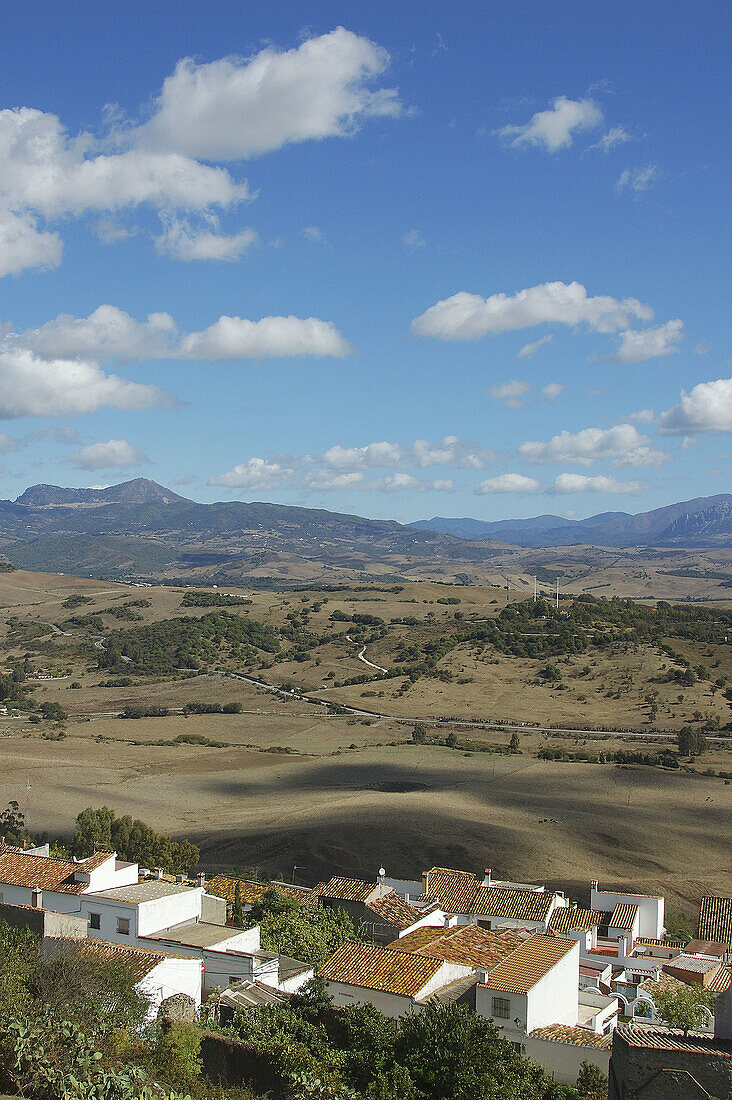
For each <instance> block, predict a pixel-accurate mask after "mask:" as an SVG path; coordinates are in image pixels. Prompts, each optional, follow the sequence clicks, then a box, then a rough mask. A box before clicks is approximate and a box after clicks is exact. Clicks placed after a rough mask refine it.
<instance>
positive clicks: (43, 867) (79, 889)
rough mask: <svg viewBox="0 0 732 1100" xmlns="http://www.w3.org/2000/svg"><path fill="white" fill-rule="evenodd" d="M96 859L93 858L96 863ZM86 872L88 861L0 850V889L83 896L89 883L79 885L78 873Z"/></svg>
mask: <svg viewBox="0 0 732 1100" xmlns="http://www.w3.org/2000/svg"><path fill="white" fill-rule="evenodd" d="M93 858H94V857H92V859H93ZM85 870H87V861H82V862H81V863H73V862H71V860H66V859H54V858H52V857H51V856H31V855H28V853H27V852H21V851H18V850H17V849H10V850H8V849H7V848H1V849H0V885H2V884H3V883H5V884H7V885H8V886H23V887H25V888H26V889H28V890H55V891H58V892H60V893H64V894H83V893H84V891H85V890H88V889H89V883H88V882H76V881H75V876H76V873H77V871H85Z"/></svg>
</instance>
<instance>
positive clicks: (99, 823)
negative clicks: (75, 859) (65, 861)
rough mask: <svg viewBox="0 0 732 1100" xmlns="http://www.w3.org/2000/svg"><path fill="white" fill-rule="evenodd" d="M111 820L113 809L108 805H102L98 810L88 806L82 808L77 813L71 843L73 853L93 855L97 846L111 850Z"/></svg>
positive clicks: (112, 819)
mask: <svg viewBox="0 0 732 1100" xmlns="http://www.w3.org/2000/svg"><path fill="white" fill-rule="evenodd" d="M113 821H114V810H110V809H109V807H108V806H102V807H101V808H100V809H98V810H94V809H92V807H91V806H89V807H87V809H86V810H82V811H81V813H80V814H78V815H77V818H76V831H75V833H74V839H73V841H72V843H71V847H72V848H73V850H74V855H76V856H80V857H87V856H93V855H94V852H95V851H96V850H97V848H101V849H103V850H106V851H108V852H109V851H111V850H112V822H113Z"/></svg>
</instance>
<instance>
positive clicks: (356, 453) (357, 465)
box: [315, 435, 495, 470]
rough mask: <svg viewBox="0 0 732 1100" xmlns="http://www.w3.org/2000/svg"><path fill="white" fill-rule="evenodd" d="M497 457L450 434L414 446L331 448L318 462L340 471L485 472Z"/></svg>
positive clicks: (381, 443)
mask: <svg viewBox="0 0 732 1100" xmlns="http://www.w3.org/2000/svg"><path fill="white" fill-rule="evenodd" d="M494 458H495V452H493V451H491V450H488V449H486V448H482V447H478V446H477V444H475V443H469V442H467V441H466V440H463V439H458V437H457V436H454V435H446V436H445V437H444V439H442V440H440V442H438V443H430V442H429V441H428V440H426V439H416V440H415V441H414V443H413V444H412V445H411V446H410V447H402V446H401V445H400V444H399V443H388V442H387V441H386V440H384V441H382V442H380V443H368V444H366V445H365V446H363V447H341V446H339V445H336V446H333V447H330V448H329V449H328V450H327V451H326V452H325V453H324V454H322V455H320V457H319V458H318V459H316V460H315V461H317V462H319V463H322V464H323V465H324V466H327V467H329V468H330V469H337V470H346V469H348V470H357V469H371V470H385V469H395V468H398V467H407V468H414V467H417V468H420V469H426V468H427V467H429V466H455V467H457V468H460V469H471V470H482V469H483V467H484V466H486V465H487V464H488V463H489V462H491V461H493V459H494Z"/></svg>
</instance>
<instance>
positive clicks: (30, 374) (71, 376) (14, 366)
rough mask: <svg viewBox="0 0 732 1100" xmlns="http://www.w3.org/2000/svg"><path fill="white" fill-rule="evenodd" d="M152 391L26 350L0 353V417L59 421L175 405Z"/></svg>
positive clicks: (91, 366) (83, 363)
mask: <svg viewBox="0 0 732 1100" xmlns="http://www.w3.org/2000/svg"><path fill="white" fill-rule="evenodd" d="M176 403H177V402H176V398H175V397H174V396H173V394H171V393H167V392H166V391H165V390H160V389H158V388H157V386H147V385H141V384H140V383H138V382H127V381H125V380H124V379H122V378H118V377H117V376H116V375H114V374H105V373H104V372H103V371H102V370H101V368H100V367H99V365H98V364H97V363H95V362H92V361H90V360H83V359H41V358H40V357H39V356H37V355H34V354H33V352H32V351H30V350H29V349H27V348H8V349H0V417H2V418H7V419H10V418H15V417H20V416H63V415H65V414H70V413H88V412H95V411H96V410H97V409H100V408H111V409H148V408H151V407H152V406H154V405H167V406H169V407H170V406H175V404H176Z"/></svg>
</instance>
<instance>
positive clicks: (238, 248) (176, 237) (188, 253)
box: [155, 220, 259, 262]
mask: <svg viewBox="0 0 732 1100" xmlns="http://www.w3.org/2000/svg"><path fill="white" fill-rule="evenodd" d="M258 240H259V236H258V234H257V232H256V230H254V229H242V230H241V231H240V232H239V233H233V234H231V235H230V236H227V235H226V234H225V233H216V232H212V231H211V230H210V229H200V228H194V227H193V226H191V224H190V223H189V222H187V221H178V220H173V221H172V222H171V223H170V224H169V225H168V226H167V227H166V229H165V232H164V233H162V234H161V235H160V236H159V237H156V238H155V249H156V251H158V252H160V253H162V254H163V255H167V256H172V257H173V258H174V259H176V260H224V261H228V262H232V261H234V260H239V259H241V257H242V255H243V254H244V252H246V251H247V249H249V248H251V246H252V245H254V244H256V243H257V242H258Z"/></svg>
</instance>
